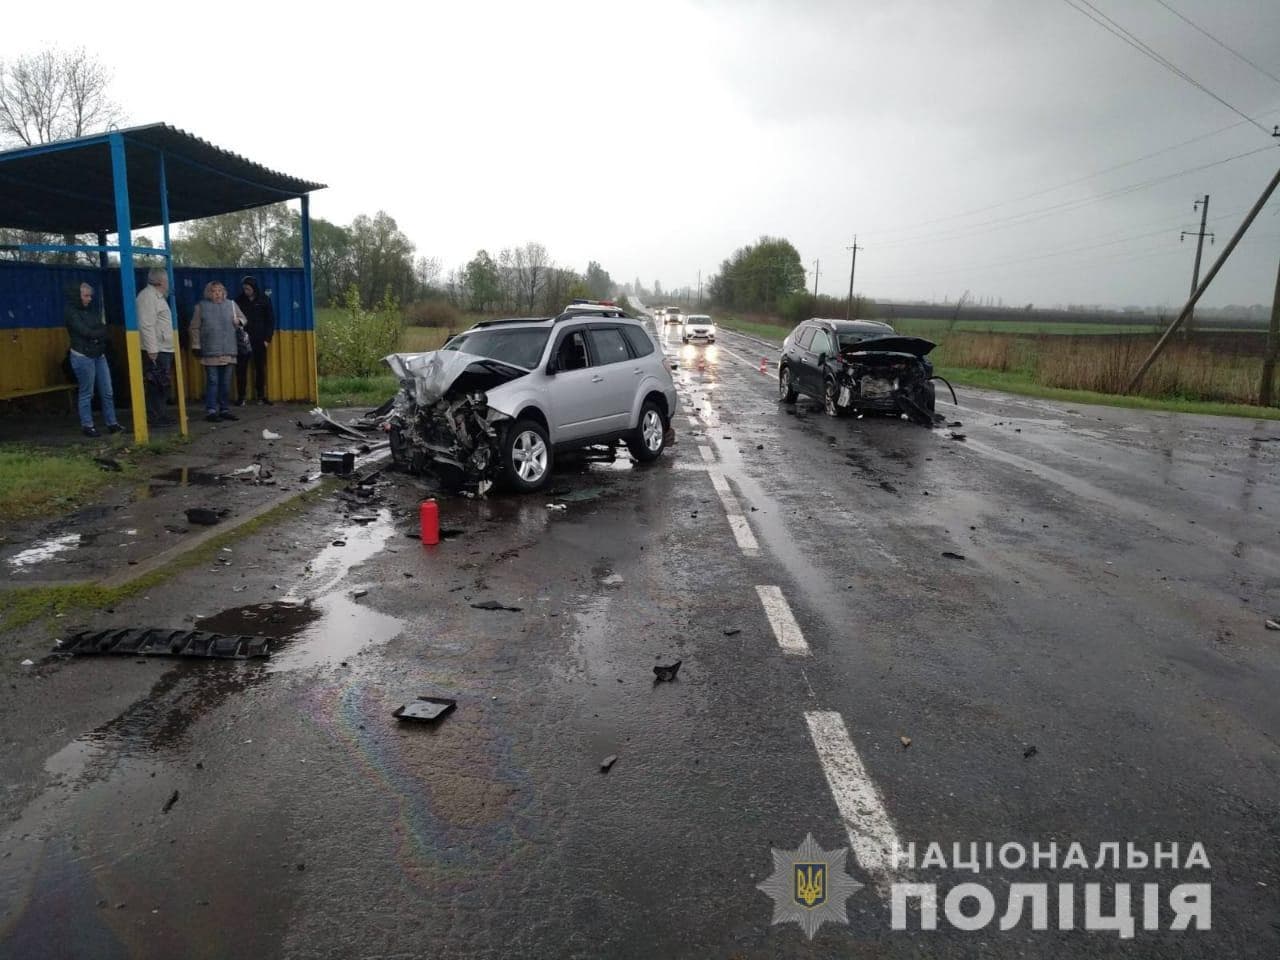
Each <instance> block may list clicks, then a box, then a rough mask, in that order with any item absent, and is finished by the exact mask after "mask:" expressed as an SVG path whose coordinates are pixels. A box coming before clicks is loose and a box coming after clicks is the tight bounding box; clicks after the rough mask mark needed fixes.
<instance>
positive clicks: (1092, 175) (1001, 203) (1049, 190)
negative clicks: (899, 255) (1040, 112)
mask: <svg viewBox="0 0 1280 960" xmlns="http://www.w3.org/2000/svg"><path fill="white" fill-rule="evenodd" d="M1275 113H1280V109H1275V110H1268V111H1266V112H1265V113H1261V114H1259V116H1262V117H1265V116H1269V115H1271V114H1275ZM1250 122H1251V121H1248V120H1237V121H1236V122H1235V123H1229V124H1227V125H1226V126H1225V127H1219V128H1218V129H1217V130H1211V131H1210V132H1209V133H1202V134H1200V135H1199V136H1195V137H1192V138H1191V139H1189V140H1183V141H1181V142H1180V143H1175V144H1172V145H1171V146H1168V147H1162V148H1160V149H1159V150H1154V151H1152V152H1151V153H1146V154H1143V155H1142V156H1140V157H1137V158H1136V159H1133V160H1126V161H1124V162H1123V163H1117V164H1114V165H1113V166H1110V167H1104V168H1103V169H1101V170H1095V171H1094V172H1093V173H1088V174H1085V175H1084V176H1083V177H1076V178H1075V179H1074V180H1067V181H1066V182H1065V183H1060V184H1058V185H1057V186H1054V187H1045V188H1044V189H1042V190H1036V191H1034V192H1032V193H1027V194H1023V195H1022V196H1019V197H1011V198H1010V199H1008V200H1000V201H997V202H996V203H991V204H987V205H986V206H984V207H975V208H974V209H972V210H965V211H963V212H961V213H952V214H948V215H947V216H945V217H936V218H934V219H932V220H921V221H919V222H918V223H911V224H907V225H906V226H902V227H886V228H885V229H883V230H872V231H871V233H872V235H873V236H878V235H881V234H893V233H905V232H907V231H909V230H915V229H917V228H919V227H930V226H933V225H934V224H937V223H946V222H947V221H948V220H959V219H962V218H964V217H970V216H974V215H975V214H979V213H986V212H987V211H988V210H997V209H999V208H1000V207H1007V206H1009V205H1010V204H1014V203H1022V202H1023V201H1025V200H1035V199H1036V198H1038V197H1043V196H1045V195H1046V194H1050V193H1056V192H1057V191H1059V190H1065V189H1066V188H1067V187H1074V186H1076V185H1077V184H1081V183H1086V182H1088V181H1089V180H1094V179H1096V178H1098V177H1101V176H1105V175H1106V174H1108V173H1115V172H1116V171H1117V170H1123V169H1124V168H1125V167H1131V166H1133V165H1134V164H1136V163H1142V162H1143V161H1144V160H1151V159H1153V158H1155V157H1158V156H1161V155H1162V154H1166V153H1170V152H1172V151H1174V150H1179V149H1181V148H1182V147H1187V146H1190V145H1191V144H1193V143H1199V142H1200V141H1201V140H1208V139H1209V138H1210V137H1216V136H1218V135H1219V134H1222V133H1226V132H1227V131H1228V130H1234V129H1235V128H1236V127H1243V126H1245V125H1246V124H1247V123H1250ZM890 242H892V241H890Z"/></svg>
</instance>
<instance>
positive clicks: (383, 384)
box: [320, 373, 399, 408]
mask: <svg viewBox="0 0 1280 960" xmlns="http://www.w3.org/2000/svg"><path fill="white" fill-rule="evenodd" d="M398 388H399V384H398V383H397V382H396V378H395V377H394V376H392V375H391V374H389V373H388V374H387V375H386V376H381V377H321V378H320V406H322V407H371V408H372V407H376V406H379V405H380V404H382V403H384V402H385V401H386V400H388V399H389V398H390V397H391V396H392V395H393V394H394V393H395V392H396V390H397V389H398Z"/></svg>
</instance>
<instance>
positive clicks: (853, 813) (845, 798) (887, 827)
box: [804, 710, 899, 879]
mask: <svg viewBox="0 0 1280 960" xmlns="http://www.w3.org/2000/svg"><path fill="white" fill-rule="evenodd" d="M804 718H805V721H806V722H807V723H808V724H809V736H811V737H813V745H814V746H815V747H816V748H817V750H818V760H819V761H821V763H822V772H823V773H824V774H826V777H827V784H828V786H830V787H831V795H832V797H834V798H835V801H836V809H838V810H839V811H840V817H841V819H842V820H844V829H845V832H846V833H848V835H849V845H850V846H851V847H852V848H853V855H854V856H855V857H857V858H858V864H859V865H860V866H861V867H862V869H863V870H865V871H866V872H867V873H869V874H871V875H872V876H874V877H877V878H879V879H884V878H886V877H888V876H889V875H890V874H892V873H893V872H894V852H895V851H896V850H898V848H899V847H898V831H897V829H896V828H895V827H894V825H893V821H892V820H890V819H889V812H888V811H887V810H886V809H885V807H884V802H883V801H882V800H881V799H880V794H879V792H878V791H877V790H876V787H875V784H874V783H872V782H871V777H869V776H868V775H867V770H866V768H865V767H864V766H863V765H862V758H861V757H859V756H858V751H857V750H856V749H854V746H853V741H852V740H850V739H849V731H848V730H846V729H845V725H844V720H843V718H841V716H840V714H838V713H836V712H834V711H827V710H822V711H811V712H806V713H805V715H804Z"/></svg>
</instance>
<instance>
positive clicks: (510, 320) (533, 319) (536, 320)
mask: <svg viewBox="0 0 1280 960" xmlns="http://www.w3.org/2000/svg"><path fill="white" fill-rule="evenodd" d="M554 319H555V318H554V317H508V318H505V319H501V320H477V321H476V322H475V323H473V324H472V325H471V326H472V329H474V328H476V327H493V326H499V325H501V324H504V323H546V322H547V321H548V320H554Z"/></svg>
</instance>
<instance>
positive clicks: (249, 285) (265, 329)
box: [236, 277, 276, 407]
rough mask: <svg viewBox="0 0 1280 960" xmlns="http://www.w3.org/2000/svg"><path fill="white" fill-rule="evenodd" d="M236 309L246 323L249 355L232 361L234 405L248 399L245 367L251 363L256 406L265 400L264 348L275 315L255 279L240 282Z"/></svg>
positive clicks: (269, 343) (269, 344) (268, 342)
mask: <svg viewBox="0 0 1280 960" xmlns="http://www.w3.org/2000/svg"><path fill="white" fill-rule="evenodd" d="M236 306H238V307H239V308H240V312H241V313H243V314H244V315H245V319H246V320H247V321H248V330H249V346H250V347H251V348H252V352H251V353H248V354H243V355H241V356H239V357H237V358H236V406H238V407H243V406H244V402H245V400H246V399H248V393H247V392H246V390H247V388H248V380H249V364H250V362H252V363H253V393H254V396H255V397H256V398H257V400H258V402H259V403H270V402H271V401H270V400H268V399H267V347H269V346H271V338H272V336H274V335H275V332H276V315H275V311H274V310H272V309H271V298H270V297H269V296H267V295H266V294H265V293H263V292H262V288H261V287H260V286H259V285H258V278H257V277H244V278H243V279H242V280H241V281H240V294H239V296H237V297H236Z"/></svg>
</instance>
